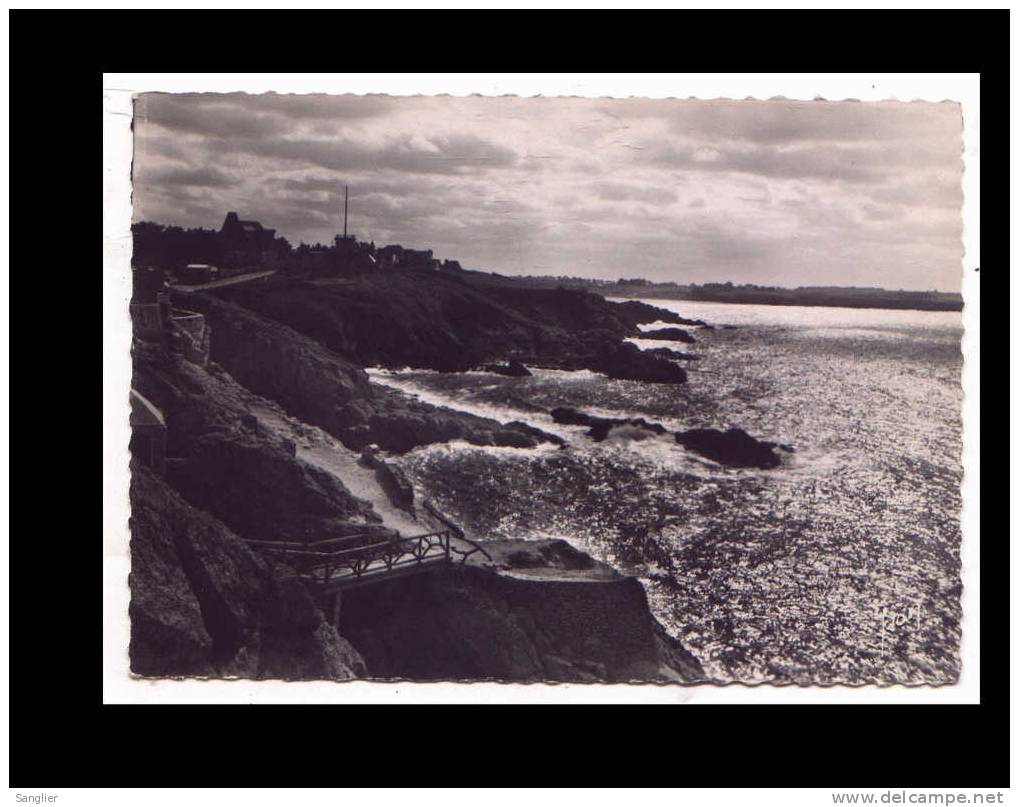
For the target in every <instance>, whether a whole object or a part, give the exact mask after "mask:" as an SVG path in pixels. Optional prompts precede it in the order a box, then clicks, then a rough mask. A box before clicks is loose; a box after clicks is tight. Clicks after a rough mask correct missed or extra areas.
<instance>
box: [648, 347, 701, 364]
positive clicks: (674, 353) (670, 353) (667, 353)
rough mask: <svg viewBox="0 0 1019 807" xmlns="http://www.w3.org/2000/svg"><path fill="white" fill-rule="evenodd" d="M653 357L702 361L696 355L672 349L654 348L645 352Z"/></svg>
mask: <svg viewBox="0 0 1019 807" xmlns="http://www.w3.org/2000/svg"><path fill="white" fill-rule="evenodd" d="M644 352H645V353H650V354H651V355H652V356H661V357H662V358H663V359H677V360H681V361H700V358H701V357H700V356H698V355H697V354H696V353H684V352H683V351H681V350H673V349H672V348H671V347H652V348H648V349H647V350H645V351H644Z"/></svg>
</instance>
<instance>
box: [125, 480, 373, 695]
mask: <svg viewBox="0 0 1019 807" xmlns="http://www.w3.org/2000/svg"><path fill="white" fill-rule="evenodd" d="M130 526H131V574H130V578H129V583H130V587H131V604H130V619H131V643H130V659H131V670H132V671H133V672H135V673H137V674H139V675H149V676H206V675H214V676H241V677H252V678H288V679H294V678H354V677H358V676H362V675H364V673H365V667H364V662H363V660H362V659H361V657H360V655H359V654H358V653H357V651H356V650H354V648H353V647H352V646H351V645H350V644H349V643H348V642H347V641H346V640H345V639H343V638H341V637H340V636H339V635H338V634H337V632H336V630H335V628H333V627H332V626H331V625H329V623H328V622H327V621H326V620H325V618H324V617H323V614H322V612H321V611H320V609H319V608H318V607H317V606H316V604H315V603H314V601H313V600H312V598H311V596H310V595H309V594H308V593H307V591H306V590H305V588H304V586H303V585H302V584H301V583H300V582H299V581H298V580H296V579H295V578H294V577H293V576H292V574H288V573H287V572H286V570H284V569H282V568H277V569H272V568H270V567H269V566H268V565H267V564H266V563H265V561H263V560H262V559H261V558H259V557H258V556H256V555H255V554H254V553H252V552H251V550H250V549H249V548H248V547H247V546H245V544H244V542H243V541H242V540H241V539H240V538H238V537H237V536H236V535H235V534H234V533H233V532H232V531H231V530H230V529H229V528H227V527H226V526H225V525H224V524H223V523H222V522H220V521H218V520H216V519H215V518H213V517H212V516H210V515H209V514H208V513H204V512H202V511H200V510H198V509H196V508H194V507H192V506H191V505H189V504H188V503H187V502H185V501H184V500H183V499H182V498H181V497H180V496H178V495H177V494H176V493H175V492H174V491H173V490H171V489H170V487H169V486H168V485H166V484H165V483H164V482H163V481H162V480H160V479H159V478H158V477H156V476H154V475H152V474H151V473H150V472H149V471H148V470H147V469H145V468H143V467H140V466H138V465H137V464H135V465H134V466H133V467H132V473H131V524H130Z"/></svg>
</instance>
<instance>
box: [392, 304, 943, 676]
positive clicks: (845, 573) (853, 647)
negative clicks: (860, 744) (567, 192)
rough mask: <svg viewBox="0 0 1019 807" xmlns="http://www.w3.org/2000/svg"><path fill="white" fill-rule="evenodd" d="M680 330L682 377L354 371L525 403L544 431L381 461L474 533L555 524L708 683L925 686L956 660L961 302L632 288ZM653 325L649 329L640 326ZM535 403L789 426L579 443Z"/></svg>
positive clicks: (687, 422)
mask: <svg viewBox="0 0 1019 807" xmlns="http://www.w3.org/2000/svg"><path fill="white" fill-rule="evenodd" d="M649 302H651V303H652V304H654V305H658V306H660V307H662V308H667V309H669V310H672V311H675V312H677V313H680V314H682V315H684V316H688V317H694V318H698V319H703V320H706V321H707V322H710V323H713V324H715V325H717V326H721V325H725V324H730V325H734V326H737V327H736V328H733V329H725V328H722V327H718V328H716V329H715V330H702V329H692V332H693V333H694V335H695V337H696V338H697V343H696V344H693V345H683V344H678V343H677V344H673V343H669V342H659V341H654V342H652V341H647V342H645V341H644V340H640V339H637V340H635V341H636V342H637V343H638V344H640V345H642V346H644V347H660V346H668V347H674V348H675V349H677V350H681V351H684V352H688V353H696V354H698V355H699V356H700V357H701V358H700V359H699V360H697V361H683V362H681V364H682V366H684V367H686V368H687V370H688V372H689V382H688V383H687V384H685V385H666V384H645V383H640V382H631V381H613V380H610V379H607V378H605V377H603V376H601V375H598V374H596V373H590V372H564V371H553V370H537V371H536V372H535V374H534V376H533V377H531V378H524V379H516V378H504V377H502V376H498V375H494V374H488V373H455V374H453V373H450V374H446V373H435V372H425V371H412V370H407V371H381V370H379V371H373V373H372V375H373V378H374V380H375V381H377V382H380V383H385V384H389V385H392V386H394V387H397V388H400V389H403V390H405V391H407V392H410V393H413V394H415V395H418V396H420V397H421V398H423V399H425V400H428V401H430V402H433V403H438V404H442V405H445V406H450V407H453V408H456V409H461V410H464V411H469V412H473V413H476V414H481V415H486V416H489V417H495V418H498V419H499V420H502V421H509V420H524V421H526V422H528V423H531V424H533V425H535V426H537V427H539V428H542V429H545V430H547V431H553V432H555V433H557V434H559V435H560V436H562V437H564V438H565V439H566V440H567V441H568V445H567V446H566V447H565V448H557V447H555V446H542V447H540V448H537V449H532V450H521V449H506V448H478V447H475V446H470V445H467V444H459V443H454V444H448V445H439V446H431V447H425V448H421V449H418V450H415V451H413V452H410V453H409V454H407V455H404V456H403V457H402V458H400V459H399V461H400V462H401V464H402V465H403V466H404V468H405V469H406V470H407V471H408V473H409V474H410V475H411V477H412V478H413V479H414V481H415V483H416V484H417V485H418V486H419V488H420V489H421V490H422V492H423V494H424V495H427V496H430V497H432V498H433V499H434V500H435V501H436V502H437V503H438V504H439V505H440V506H441V507H443V508H444V509H446V510H447V511H449V513H450V514H451V515H453V516H454V517H455V518H456V519H457V520H458V521H460V522H461V523H462V524H463V525H464V526H465V528H466V529H467V531H468V532H469V533H471V534H472V535H473V536H474V537H477V538H487V537H492V538H548V537H557V538H564V539H566V540H567V541H570V542H571V543H573V544H575V545H576V546H578V547H580V548H582V549H584V550H585V551H588V552H589V553H591V554H593V555H595V556H597V557H599V558H601V559H602V560H605V561H607V562H609V563H611V564H613V565H614V566H616V567H617V568H618V569H620V570H621V571H623V572H624V573H627V574H632V575H635V576H638V577H639V578H640V579H641V580H642V581H643V583H644V586H645V588H646V590H647V593H648V599H649V602H650V604H651V607H652V610H653V611H654V613H655V615H656V616H657V617H658V619H659V620H660V621H661V622H662V623H663V624H664V625H665V626H666V628H667V629H668V630H669V632H670V633H672V634H673V635H674V636H676V637H677V638H679V639H681V640H682V641H683V642H684V644H685V645H686V646H687V647H688V648H689V649H690V650H691V652H693V653H694V654H695V655H696V656H697V657H698V658H699V659H700V661H701V663H702V664H703V666H704V668H705V670H706V671H707V672H708V674H709V675H710V676H711V677H712V678H713V679H714V680H717V681H719V682H728V681H743V682H759V681H773V682H781V683H789V682H792V683H870V682H877V683H894V682H900V683H946V682H951V681H953V680H955V678H956V677H957V676H958V673H959V656H958V651H959V641H960V619H961V613H960V606H959V597H960V593H961V583H960V563H959V546H960V537H961V531H960V524H959V515H960V508H961V496H960V484H961V479H962V467H961V450H962V434H961V432H962V428H961V413H960V409H961V404H962V391H961V378H960V377H961V369H962V355H961V351H960V340H961V336H962V322H961V315H960V314H958V313H941V312H916V311H890V310H875V309H869V310H865V309H839V308H805V307H791V306H790V307H785V306H743V305H729V304H720V303H692V302H683V301H649ZM645 327H653V326H645ZM555 406H575V407H577V408H579V409H582V410H584V411H587V412H590V413H593V414H601V415H608V416H616V417H618V416H624V415H625V416H642V417H645V418H648V419H650V420H654V421H657V422H660V423H662V424H664V425H666V426H667V427H668V428H669V429H670V430H676V429H688V428H694V427H707V426H712V427H716V428H722V429H724V428H729V427H734V426H735V427H739V428H742V429H745V430H746V431H747V432H749V433H750V434H752V435H754V436H755V437H758V438H762V439H768V440H773V441H775V442H778V443H784V444H790V445H792V446H793V447H794V449H795V451H794V453H791V454H783V458H782V459H783V462H782V465H781V467H779V468H776V469H773V470H768V471H758V470H744V469H739V470H737V469H730V468H725V467H722V466H720V465H717V464H715V463H713V462H711V461H709V460H706V459H704V458H701V457H698V456H697V455H695V454H692V453H690V452H688V451H686V450H685V449H683V448H682V447H681V446H679V445H677V444H676V443H675V442H674V440H673V439H672V435H671V434H669V435H665V436H663V437H654V436H651V437H648V436H647V434H646V433H644V432H635V431H626V432H622V433H619V434H616V433H615V432H613V433H612V436H610V438H609V439H608V440H606V441H605V442H602V443H595V442H593V441H591V440H590V439H589V438H588V437H586V436H585V434H584V432H585V429H584V428H583V427H574V426H563V425H558V424H554V423H553V422H552V420H551V417H550V416H549V415H548V414H547V412H548V410H549V409H551V408H552V407H555Z"/></svg>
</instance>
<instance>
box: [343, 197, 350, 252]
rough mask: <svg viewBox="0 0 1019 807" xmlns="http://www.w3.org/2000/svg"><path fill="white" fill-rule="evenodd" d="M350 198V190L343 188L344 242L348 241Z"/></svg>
mask: <svg viewBox="0 0 1019 807" xmlns="http://www.w3.org/2000/svg"><path fill="white" fill-rule="evenodd" d="M349 196H350V188H349V187H348V186H347V185H344V186H343V240H344V241H346V240H347V200H348V198H349Z"/></svg>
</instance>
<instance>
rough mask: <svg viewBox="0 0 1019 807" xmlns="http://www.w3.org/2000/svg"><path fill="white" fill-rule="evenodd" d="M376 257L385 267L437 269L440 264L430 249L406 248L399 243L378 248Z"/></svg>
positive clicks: (379, 263) (381, 265) (380, 264)
mask: <svg viewBox="0 0 1019 807" xmlns="http://www.w3.org/2000/svg"><path fill="white" fill-rule="evenodd" d="M375 259H376V262H377V263H378V265H379V266H380V267H382V268H383V269H437V268H438V266H439V262H438V261H437V260H435V259H434V258H433V257H432V251H431V250H430V249H404V248H403V247H402V246H400V245H399V244H390V245H389V246H387V247H382V248H381V249H378V250H376V252H375Z"/></svg>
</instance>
